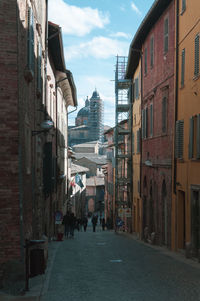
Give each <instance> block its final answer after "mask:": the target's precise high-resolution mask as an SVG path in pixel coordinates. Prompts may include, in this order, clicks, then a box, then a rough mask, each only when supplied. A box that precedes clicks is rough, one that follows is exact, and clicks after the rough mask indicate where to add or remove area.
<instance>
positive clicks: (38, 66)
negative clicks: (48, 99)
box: [37, 43, 42, 92]
mask: <svg viewBox="0 0 200 301" xmlns="http://www.w3.org/2000/svg"><path fill="white" fill-rule="evenodd" d="M41 64H42V48H41V44H40V43H38V51H37V88H38V91H40V92H41V88H42V86H41V83H42V81H41Z"/></svg>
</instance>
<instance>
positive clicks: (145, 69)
mask: <svg viewBox="0 0 200 301" xmlns="http://www.w3.org/2000/svg"><path fill="white" fill-rule="evenodd" d="M144 73H145V74H147V48H145V50H144Z"/></svg>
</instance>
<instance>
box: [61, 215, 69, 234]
mask: <svg viewBox="0 0 200 301" xmlns="http://www.w3.org/2000/svg"><path fill="white" fill-rule="evenodd" d="M62 224H63V225H64V227H65V230H64V232H65V233H64V234H65V237H66V238H68V236H69V233H70V212H69V211H67V212H66V214H65V215H64V217H63V221H62Z"/></svg>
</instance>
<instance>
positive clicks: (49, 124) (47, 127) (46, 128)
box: [32, 120, 54, 136]
mask: <svg viewBox="0 0 200 301" xmlns="http://www.w3.org/2000/svg"><path fill="white" fill-rule="evenodd" d="M53 126H54V123H53V121H51V120H44V121H43V122H42V123H41V124H40V127H41V128H42V130H40V131H32V136H35V135H38V134H40V133H44V132H48V131H49V130H51V129H52V128H53Z"/></svg>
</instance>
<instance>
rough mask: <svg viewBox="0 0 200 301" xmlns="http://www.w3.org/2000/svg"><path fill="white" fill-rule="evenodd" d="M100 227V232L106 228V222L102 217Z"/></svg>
mask: <svg viewBox="0 0 200 301" xmlns="http://www.w3.org/2000/svg"><path fill="white" fill-rule="evenodd" d="M101 226H102V230H103V231H104V230H105V226H106V221H105V218H104V217H103V218H102V221H101Z"/></svg>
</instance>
